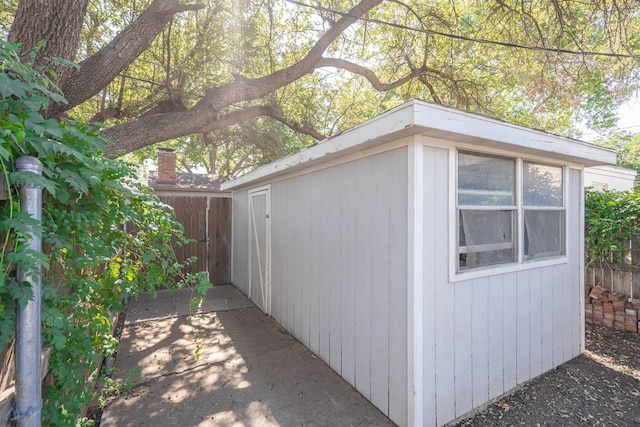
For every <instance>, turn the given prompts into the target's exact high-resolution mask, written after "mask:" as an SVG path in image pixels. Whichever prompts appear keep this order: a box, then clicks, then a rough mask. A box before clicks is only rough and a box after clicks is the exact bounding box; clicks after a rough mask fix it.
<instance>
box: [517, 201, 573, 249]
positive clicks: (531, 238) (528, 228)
mask: <svg viewBox="0 0 640 427" xmlns="http://www.w3.org/2000/svg"><path fill="white" fill-rule="evenodd" d="M564 216H565V211H564V210H533V209H527V210H525V211H524V227H525V228H524V231H525V232H524V237H525V239H524V256H525V258H526V259H536V258H547V257H552V256H559V255H564V253H565V248H564V234H565V233H564V223H565V219H564Z"/></svg>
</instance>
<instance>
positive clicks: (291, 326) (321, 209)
mask: <svg viewBox="0 0 640 427" xmlns="http://www.w3.org/2000/svg"><path fill="white" fill-rule="evenodd" d="M406 164H407V149H406V147H403V148H396V149H393V150H391V151H384V152H380V153H378V154H374V155H371V156H368V157H364V158H360V159H355V160H353V161H349V162H347V163H343V164H338V165H335V166H332V167H329V168H326V169H320V170H317V171H315V172H311V173H307V174H304V175H299V176H295V177H290V178H287V179H282V180H279V181H276V182H272V183H271V236H272V237H271V239H272V240H271V242H272V247H271V249H272V252H271V253H272V257H271V260H272V270H271V276H272V281H271V285H272V298H271V314H272V316H273V317H274V318H275V319H276V320H277V321H278V322H279V323H280V324H281V325H282V326H283V327H284V328H285V329H286V330H287V331H289V332H290V333H292V334H293V335H294V336H295V337H296V338H297V339H298V340H300V341H301V342H302V343H303V344H304V345H306V346H307V347H309V348H310V349H311V350H312V351H313V352H314V353H315V354H317V355H318V356H319V357H320V358H321V359H322V360H323V361H325V362H326V363H327V364H328V365H329V366H331V367H332V368H333V369H334V370H335V371H336V372H337V373H338V374H340V375H341V376H342V377H343V378H344V379H346V380H347V381H348V382H349V383H350V384H351V385H353V386H354V387H355V388H356V389H357V390H358V391H359V392H360V393H362V394H363V395H364V396H365V397H366V398H367V399H369V400H370V401H371V402H372V403H373V404H374V405H376V406H377V407H378V408H379V409H380V410H381V411H382V412H383V413H385V414H387V415H388V416H389V417H390V418H391V419H392V420H393V421H394V422H396V423H397V424H399V425H406V423H407V349H408V345H407V293H406V292H407V288H406V283H407V265H406V259H407V229H406V218H407V175H406ZM246 198H247V192H246V191H242V192H238V193H234V213H233V215H234V224H233V226H234V252H233V253H234V259H233V273H234V276H233V282H234V284H236V286H238V287H239V288H240V289H242V290H244V291H245V292H246V289H247V286H246V283H245V282H246V280H247V277H246V273H245V271H243V270H244V269H246V266H244V267H243V266H242V261H243V258H242V257H243V253H246V252H244V251H246V244H245V243H243V242H246V240H247V232H246V230H245V229H246V225H244V226H243V224H246V223H247V219H246V215H245V214H244V213H243V212H238V210H240V209H245V210H246V206H244V204H243V203H244V202H243V201H242V200H246Z"/></svg>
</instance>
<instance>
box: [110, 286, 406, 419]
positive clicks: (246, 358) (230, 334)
mask: <svg viewBox="0 0 640 427" xmlns="http://www.w3.org/2000/svg"><path fill="white" fill-rule="evenodd" d="M190 298H191V294H190V291H189V290H182V291H179V292H168V291H163V292H160V293H159V294H158V297H157V298H156V299H152V298H151V297H149V296H146V295H145V296H142V297H140V298H139V299H138V300H137V301H132V302H130V304H129V308H128V313H127V318H126V323H125V326H124V329H123V332H122V335H121V347H120V351H119V352H118V355H117V358H116V362H115V368H116V370H115V373H114V376H113V378H114V379H116V380H117V381H118V382H120V383H123V382H125V381H128V382H129V383H131V384H133V389H132V390H131V391H129V392H126V393H124V394H122V395H120V396H119V397H117V398H116V399H115V400H113V401H111V402H110V403H109V405H108V406H107V408H106V409H105V410H104V412H103V415H102V421H101V424H100V425H101V427H126V426H136V427H137V426H154V427H162V426H172V427H173V426H233V427H248V426H252V427H254V426H255V427H260V426H392V425H393V423H391V421H389V419H388V418H386V417H385V416H384V415H383V414H382V413H381V412H380V411H378V410H377V409H376V408H375V407H373V406H372V405H371V404H370V403H369V402H368V401H367V400H365V399H364V398H363V397H362V396H361V395H360V394H359V393H358V392H357V391H356V390H355V389H353V388H352V387H351V386H350V385H349V384H347V383H346V382H345V381H344V380H342V379H341V378H340V377H339V376H338V375H337V374H336V373H335V372H333V371H332V370H331V369H330V368H329V367H328V366H327V365H326V364H325V363H324V362H322V361H321V360H320V359H318V358H317V357H316V356H314V355H313V354H312V353H311V352H310V351H309V350H308V349H307V348H305V347H304V346H303V345H302V344H300V343H299V342H298V341H297V340H296V339H295V338H293V337H292V336H291V335H289V334H288V333H287V332H286V331H285V330H283V329H282V328H281V327H280V326H279V325H278V324H277V323H275V321H274V320H273V319H272V318H270V317H268V316H266V315H264V314H263V313H262V312H261V311H260V310H259V309H258V308H257V307H256V306H255V305H254V304H253V303H252V302H251V301H249V300H248V299H247V298H246V297H245V296H244V295H242V293H240V292H239V291H238V290H237V289H236V288H234V287H233V286H231V285H225V286H216V287H214V288H212V289H211V290H210V292H209V294H208V296H207V300H206V301H205V302H204V303H203V304H201V306H200V307H199V309H198V316H196V318H194V319H192V320H191V323H190V322H189V320H188V316H187V315H188V313H189V300H190ZM196 353H198V354H199V357H198V358H196Z"/></svg>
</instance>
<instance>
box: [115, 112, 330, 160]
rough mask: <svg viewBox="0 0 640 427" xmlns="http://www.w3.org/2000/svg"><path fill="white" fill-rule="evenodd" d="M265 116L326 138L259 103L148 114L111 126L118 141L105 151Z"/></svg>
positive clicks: (137, 146)
mask: <svg viewBox="0 0 640 427" xmlns="http://www.w3.org/2000/svg"><path fill="white" fill-rule="evenodd" d="M262 116H265V117H271V118H272V119H274V120H278V121H279V122H281V123H282V124H284V125H285V126H287V127H288V128H290V129H292V130H294V131H295V132H299V133H303V134H305V135H309V136H311V137H312V138H315V139H316V140H321V139H324V138H325V136H324V135H322V134H321V133H320V132H318V131H316V130H315V129H313V128H311V127H309V126H304V125H301V124H298V123H293V122H291V121H289V120H287V119H286V117H285V116H284V115H283V114H282V113H281V112H279V111H277V110H276V109H274V108H273V107H269V106H262V105H256V106H251V107H247V108H244V109H242V110H237V111H232V112H229V113H226V114H217V113H215V112H211V110H206V111H204V110H193V109H192V110H189V111H183V112H173V113H164V114H154V115H150V116H144V117H140V118H138V119H136V120H132V121H129V122H127V123H123V124H122V125H117V126H113V127H111V128H109V129H107V130H106V131H105V132H104V134H105V135H106V136H107V137H109V138H110V139H111V140H112V141H114V145H112V146H109V147H107V150H106V153H105V155H107V156H108V157H118V156H120V155H122V154H125V153H130V152H132V151H135V150H137V149H140V148H143V147H145V146H147V145H150V144H151V143H155V142H160V141H166V140H168V139H173V138H178V137H180V136H184V135H192V134H196V133H206V132H212V131H214V130H219V129H224V128H227V127H229V126H231V125H234V124H236V123H241V122H245V121H247V120H251V119H255V118H257V117H262ZM167 123H173V125H172V126H170V127H168V126H167ZM127 136H129V137H127Z"/></svg>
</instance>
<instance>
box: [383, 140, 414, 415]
mask: <svg viewBox="0 0 640 427" xmlns="http://www.w3.org/2000/svg"><path fill="white" fill-rule="evenodd" d="M406 167H407V150H406V149H404V150H395V151H393V152H390V153H389V199H390V200H392V203H389V218H388V221H389V222H388V223H389V243H388V247H389V249H388V252H389V272H388V275H387V280H388V281H389V330H388V337H389V373H388V378H389V418H391V419H392V420H393V421H394V422H395V423H396V424H398V425H401V426H403V425H407V415H408V411H407V409H408V396H407V378H408V368H407V352H408V351H410V350H409V349H410V348H411V347H410V345H409V343H408V336H407V312H408V307H407V304H408V299H407V280H408V279H407V256H408V255H407V221H406V217H407V204H408V200H407V197H408V193H407V176H406V174H404V173H402V171H403V170H404V169H405V168H406Z"/></svg>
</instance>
